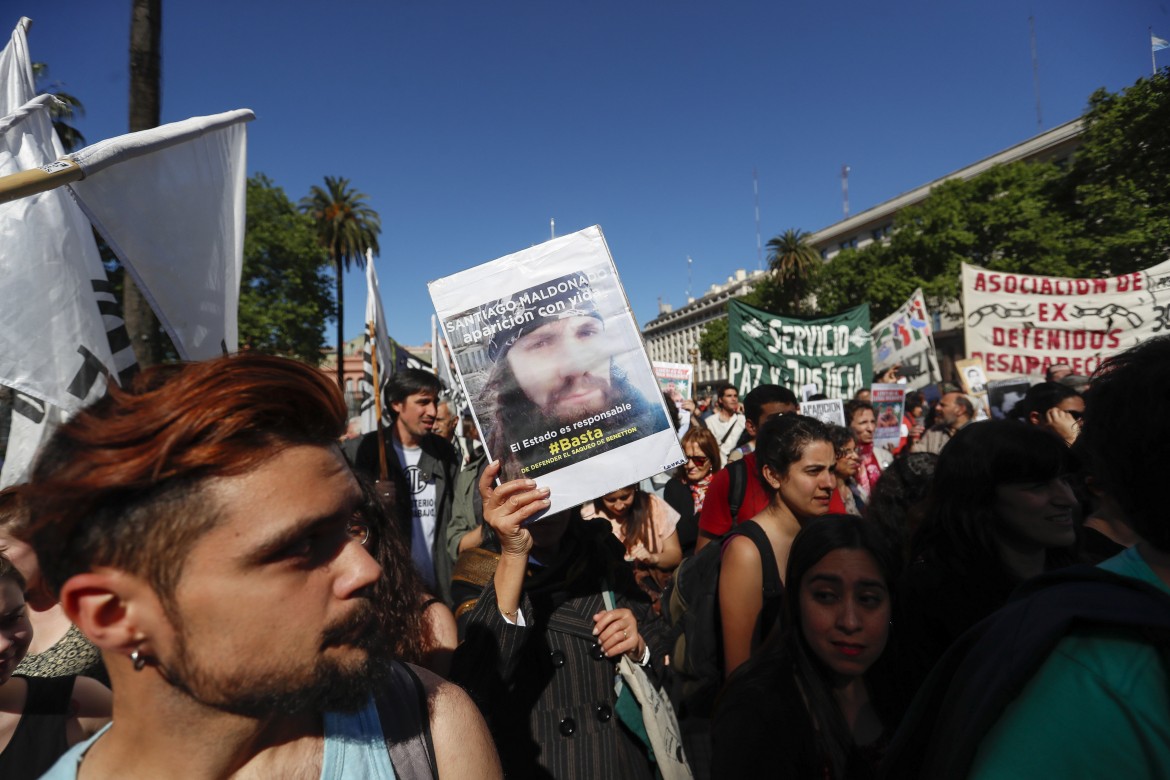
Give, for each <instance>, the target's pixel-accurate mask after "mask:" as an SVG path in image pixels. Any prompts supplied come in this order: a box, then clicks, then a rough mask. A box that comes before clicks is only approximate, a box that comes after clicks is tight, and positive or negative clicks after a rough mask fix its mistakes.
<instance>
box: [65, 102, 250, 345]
mask: <svg viewBox="0 0 1170 780" xmlns="http://www.w3.org/2000/svg"><path fill="white" fill-rule="evenodd" d="M254 117H255V115H254V114H253V113H252V112H251V111H249V110H247V109H240V110H237V111H229V112H227V113H223V114H216V115H214V116H208V117H195V118H193V119H187V120H184V121H182V122H175V123H173V124H169V125H162V126H161V127H156V128H153V129H151V130H143V131H142V132H138V133H130V134H128V135H123V136H118V137H117V138H111V139H109V140H106V141H100V142H98V143H96V144H93V145H92V146H87V147H86V148H84V149H82V150H80V151H78V152H74V153H73V154H71V155H69V158H70V159H72V160H73V161H74V162H76V163H77V164H78V165H79V166H80V167H81V169H82V171H83V172H84V174H85V178H84V179H82V180H81V181H78V182H74V183H73V184H71V185H70V189H72V190H73V192H74V194H75V195H76V196H77V199H78V202H79V203H80V205H81V208H82V209H83V210H84V211H85V213H86V215H87V216H88V217H89V219H90V221H91V222H93V224H94V226H95V227H96V228H97V229H98V232H100V233H101V234H102V237H103V238H104V239H105V240H106V243H108V244H109V245H110V248H111V249H112V250H113V251H114V253H115V254H116V255H117V256H118V259H119V260H121V261H122V264H123V265H124V266H125V267H126V269H127V270H128V271H130V273H131V274H132V275H133V277H134V280H135V282H137V283H138V286H139V289H140V290H141V291H142V294H143V295H144V296H145V297H146V299H147V300H148V301H149V302H150V305H151V308H152V309H154V312H155V314H157V315H158V318H159V321H160V322H161V323H162V325H163V327H164V328H166V330H167V333H169V334H170V336H171V339H172V340H173V341H174V343H175V348H176V349H177V350H178V351H179V355H180V356H181V357H182V358H184V359H186V360H202V359H204V358H210V357H215V356H217V355H221V354H223V353H225V352H235V351H236V346H237V342H238V332H239V331H238V309H239V300H240V271H241V266H242V263H243V251H244V183H245V178H246V175H247V171H246V161H245V139H246V133H245V130H244V123H245V122H247V121H249V120H251V119H253V118H254Z"/></svg>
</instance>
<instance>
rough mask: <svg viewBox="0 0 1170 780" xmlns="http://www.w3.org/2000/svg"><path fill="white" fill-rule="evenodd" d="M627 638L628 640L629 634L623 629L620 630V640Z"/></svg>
mask: <svg viewBox="0 0 1170 780" xmlns="http://www.w3.org/2000/svg"><path fill="white" fill-rule="evenodd" d="M629 638H630V632H629V631H627V630H626V629H624V628H623V629H622V639H629Z"/></svg>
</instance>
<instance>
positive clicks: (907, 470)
mask: <svg viewBox="0 0 1170 780" xmlns="http://www.w3.org/2000/svg"><path fill="white" fill-rule="evenodd" d="M937 463H938V455H935V454H934V453H933V452H911V453H909V454H907V455H903V456H902V457H900V458H896V459H895V460H894V462H893V463H892V464H890V467H889V468H888V469H886V471H885V473H884V474H883V475H882V480H881V482H879V483H878V484H877V487H876V488H874V491H873V493H872V494H871V495H870V497H869V504H867V505H866V509H865V516H866V517H867V518H868V519H869V520H870V521H872V522H874V523H877V524H878V525H880V526H881V527H882V528H884V529H885V531H886V533H887V534H888V536H889V538H890V539H891V540H893V542H894V544H895V545H896V546H897V548H898V550H899V551H901V552H902V553H903V554H908V553H909V551H910V549H909V548H910V537H911V536H912V535H913V534H914V532H915V531H916V530H917V529H918V526H920V525H922V519H923V517H925V516H926V501H927V498H928V497H929V495H930V487H931V485H932V484H933V483H934V468H935V465H936V464H937Z"/></svg>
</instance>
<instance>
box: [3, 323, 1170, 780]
mask: <svg viewBox="0 0 1170 780" xmlns="http://www.w3.org/2000/svg"><path fill="white" fill-rule="evenodd" d="M541 327H549V326H541ZM539 332H540V328H536V329H535V333H536V334H539ZM514 335H515V338H514V340H513V341H512V342H509V343H508V344H507V345H506V348H502V350H501V353H502V354H508V353H507V351H506V350H510V349H511V347H512V345H513V343H514V344H516V345H518V346H519V348H520V349H521V350H523V349H525V348H527V347H526V343H525V341H524V339H526V338H531V337H533V335H534V334H533V333H517V334H514ZM601 370H608V369H604V368H603V369H601ZM1046 379H1047V381H1045V382H1042V383H1039V384H1036V385H1035V386H1034V387H1032V389H1031V390H1029V391H1028V392H1027V394H1026V395H1025V396H1024V397H1023V398H1021V399H1020V400H1019V403H1017V404H1016V406H1015V408H1014V409H1013V410H1012V413H1011V414H1010V415H1009V416H1008V418H1006V419H985V418H986V417H988V416H990V415H989V414H987V410H984V409H983V406H982V402H981V401H980V399H978V398H973V397H971V396H968V395H965V394H963V393H961V392H959V391H957V390H956V389H953V388H943V391H944V392H941V393H939V394H937V395H936V396H935V397H936V399H937V400H936V402H935V403H933V404H932V403H930V402H929V401H928V400H927V397H926V396H925V395H924V394H922V393H918V392H911V393H908V394H907V402H906V404H905V413H906V417H905V420H904V425H903V433H904V436H903V440H902V441H900V442H898V443H897V445H896V446H892V447H884V446H879V445H878V444H875V442H874V427H875V414H874V408H873V406H872V405H871V404H870V403H869V402H867V401H866V400H864V399H863V398H855V399H851V400H850V401H849V402H848V403H846V404H845V405H844V414H845V422H846V425H844V426H839V425H830V424H826V423H824V422H821V421H819V420H817V419H814V418H812V417H806V416H803V415H802V414H800V404H799V402H798V399H797V398H796V396H795V395H794V394H793V393H792V391H791V390H790V389H788V388H784V387H779V386H776V385H761V386H758V387H755V388H753V389H752V390H751V391H750V392H747V393H745V394H744V395H743V397H742V398H741V397H740V394H739V392H738V391H737V389H736V388H734V387H732V386H730V385H726V386H723V387H720V388H717V389H716V392H715V396H714V401H713V403H712V404H711V405H710V408H709V409H704V405H703V404H698V405H696V404H694V403H689V402H688V403H687V404H685V405H684V404H678V406H677V408H675V409H673V410H672V411H673V413H674V418H673V419H672V420H671V424H672V425H673V426H674V428H675V430H676V432H678V433H679V438H680V444H681V447H682V451H683V454H684V456H685V461H684V463H683V464H682V465H681V466H679V467H678V468H677V469H675V470H673V471H671V472H668V473H666V474H663V475H660V476H659V478H655V479H646V480H643V481H641V482H631V484H627V485H623V486H617V487H614V488H613V489H612V490H611V491H610V492H608V493H606V494H604V495H601V496H598V497H597V498H595V499H594V500H591V501H588V502H586V503H585V504H583V505H581V506H576V507H572V508H569V509H563V510H560V511H557V512H549V511H548V510H549V508H550V506H551V503H552V502H551V496H550V491H549V489H548V488H547V487H545V486H542V485H540V484H539V480H533V479H529V478H527V477H525V476H523V474H521V475H520V476H518V477H516V478H512V479H506V478H503V477H501V472H502V469H501V463H500V462H499V461H492V460H491V458H490V457H489V453H487V452H485V451H484V449H483V448H482V447H481V446H480V445H479V444H478V442H477V441H476V435H475V431H474V425H473V422H472V421H471V420H470V419H469V418H467V419H461V415H462V413H463V410H461V409H458V408H455V406H454V405H453V404H452V403H450V402H448V401H447V400H446V399H445V398H444V397H443V388H442V386H441V384H440V382H439V381H438V380H437V379H436V378H435V377H434V376H433V375H431V374H430V373H428V372H425V371H421V370H413V369H408V370H405V371H401V372H399V373H396V374H394V375H393V376H392V377H391V379H390V381H389V384H388V387H387V390H386V393H385V399H384V400H385V404H386V406H387V407H388V409H389V410H390V412H391V419H392V423H391V424H390V425H389V426H387V427H386V428H385V429H384V430H380V431H378V432H374V433H370V434H367V435H365V436H364V437H362V438H360V439H357V440H352V441H349V442H345V444H344V446H339V441H340V440H341V438H342V436H343V433H344V432H345V430H346V426H347V419H346V409H345V404H344V401H343V399H342V395H341V393H340V391H339V390H338V388H337V387H336V386H334V385H333V383H332V382H331V381H330V380H329V379H328V378H327V377H325V375H323V374H321V373H320V372H319V371H317V370H316V369H313V368H310V367H308V366H305V365H303V364H300V363H297V362H295V361H291V360H285V359H281V358H274V357H266V356H260V355H255V354H243V355H238V356H228V357H224V358H221V359H217V360H212V361H205V362H201V363H192V364H179V365H171V366H164V367H158V368H155V369H151V370H149V371H147V372H144V373H143V374H142V375H140V376H139V377H137V378H136V379H135V380H134V382H133V384H132V385H130V386H129V387H126V388H122V389H118V388H112V389H111V391H110V393H109V395H107V396H106V397H105V398H103V399H102V400H101V401H99V402H97V403H96V404H94V405H92V406H91V407H89V408H87V409H85V410H83V411H82V412H81V413H79V414H78V415H77V416H76V417H74V418H73V419H72V420H70V421H69V422H67V423H65V424H64V425H62V426H61V427H60V428H59V429H58V430H57V431H56V432H55V433H54V435H53V437H52V438H51V440H50V441H49V442H48V444H47V445H46V446H45V447H44V448H43V451H42V452H41V453H40V455H39V456H38V459H37V462H36V466H35V468H34V471H33V473H32V476H31V478H30V479H29V481H28V482H26V483H24V484H21V485H17V486H14V487H12V488H9V489H7V490H5V491H3V492H0V547H2V549H3V555H0V776H3V777H5V778H8V777H13V778H21V777H29V778H36V777H40V776H42V775H43V776H45V777H47V778H50V780H56V779H57V778H76V777H84V778H101V777H119V778H122V777H131V778H132V777H168V776H192V777H195V776H199V777H246V776H265V777H299V776H302V775H304V776H313V777H338V778H390V777H398V778H413V777H437V776H442V777H444V778H446V777H452V778H459V777H468V778H490V777H500V776H505V775H506V776H509V777H524V778H527V777H536V778H542V777H546V778H576V777H580V778H626V777H629V778H653V777H667V778H673V777H688V776H693V777H700V778H707V777H715V778H722V777H780V778H810V779H813V778H815V779H816V780H821V779H822V778H829V779H831V780H840V779H844V778H848V779H850V780H854V779H860V778H879V777H888V778H903V777H904V778H919V777H922V778H925V777H931V778H935V777H948V778H949V777H955V778H960V777H974V778H1011V777H1020V778H1023V777H1037V776H1061V777H1098V776H1102V775H1103V774H1106V773H1107V774H1109V775H1119V776H1124V777H1127V778H1129V777H1133V778H1154V777H1160V776H1162V775H1163V774H1164V773H1165V771H1166V770H1165V767H1167V766H1170V740H1168V739H1166V734H1167V731H1168V730H1170V686H1168V685H1167V682H1168V680H1167V666H1166V660H1165V659H1166V658H1167V657H1170V656H1167V648H1168V647H1170V523H1168V522H1167V521H1166V520H1164V519H1163V517H1162V511H1161V510H1162V503H1163V502H1162V497H1161V493H1160V489H1159V488H1158V485H1159V484H1160V481H1159V480H1158V479H1157V477H1156V473H1157V471H1158V470H1159V469H1160V466H1161V457H1160V456H1161V455H1162V454H1164V453H1165V450H1166V446H1167V445H1166V442H1167V441H1170V415H1167V414H1164V413H1163V410H1164V409H1165V408H1166V403H1165V401H1166V398H1165V393H1166V388H1167V387H1170V337H1167V338H1159V339H1153V340H1151V341H1148V342H1146V343H1144V344H1141V345H1139V346H1137V347H1134V348H1132V349H1130V350H1129V351H1128V352H1125V353H1123V354H1121V355H1119V356H1117V357H1116V358H1113V359H1111V360H1109V361H1107V362H1106V363H1105V364H1104V365H1103V367H1102V368H1101V369H1100V370H1099V371H1098V372H1097V374H1096V375H1094V376H1093V377H1092V378H1091V381H1089V382H1088V383H1087V384H1086V383H1085V382H1080V383H1078V386H1077V387H1075V388H1073V387H1070V386H1069V385H1068V383H1061V382H1060V381H1057V380H1058V379H1059V377H1055V376H1050V377H1048V378H1046ZM564 381H565V382H566V383H567V384H566V385H565V387H566V388H568V389H567V390H566V392H565V393H563V394H559V393H561V391H559V390H556V389H555V388H554V389H553V391H551V395H552V397H553V398H555V399H558V403H563V402H564V400H563V399H564V398H566V397H572V392H573V390H574V387H575V386H574V385H573V382H574V381H577V380H572V379H566V380H564ZM518 387H519V390H524V386H523V383H521V384H520V385H519V386H518ZM461 421H462V422H463V423H464V424H462V425H459V424H458V423H460V422H461ZM457 431H458V432H460V433H461V434H463V435H458V434H457ZM620 453H621V448H620V447H619V448H617V449H615V450H612V451H610V453H608V455H607V457H620ZM640 468H641V464H634V463H631V464H630V466H629V472H630V474H631V475H632V476H634V475H635V474H634V473H635V472H637V471H638V470H639V469H640ZM636 476H641V475H640V474H638V475H636ZM639 680H641V681H649V685H650V687H651V688H653V689H655V690H657V691H658V692H659V696H660V697H661V698H658V699H654V702H653V704H652V702H651V701H650V697H649V695H648V694H647V690H646V689H645V688H644V687H639V686H640V685H641V683H639V682H638V681H639ZM663 701H665V702H666V706H665V707H660V706H657V705H660V704H661V703H662V702H663ZM680 767H684V770H683V771H682V772H681V773H680V769H679V768H680Z"/></svg>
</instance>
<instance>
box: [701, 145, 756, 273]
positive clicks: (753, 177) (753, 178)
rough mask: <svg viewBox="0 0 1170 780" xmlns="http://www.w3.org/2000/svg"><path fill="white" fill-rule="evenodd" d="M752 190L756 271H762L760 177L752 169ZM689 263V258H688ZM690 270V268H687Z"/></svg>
mask: <svg viewBox="0 0 1170 780" xmlns="http://www.w3.org/2000/svg"><path fill="white" fill-rule="evenodd" d="M752 189H753V190H755V193H756V270H757V271H762V270H764V250H763V247H762V246H761V244H760V177H759V175H758V174H757V173H756V169H755V168H752ZM687 260H688V261H689V260H690V258H689V257H688V258H687ZM687 267H688V268H690V266H687Z"/></svg>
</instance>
